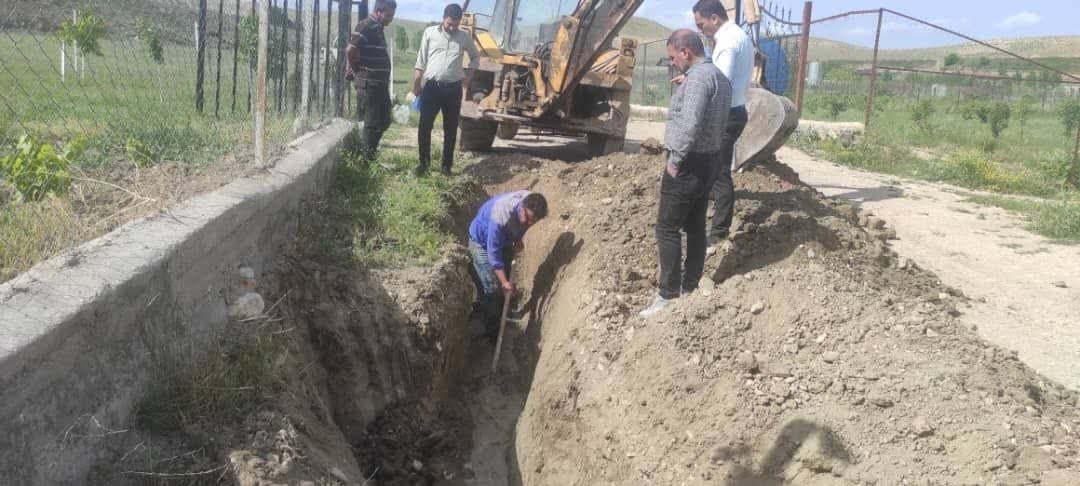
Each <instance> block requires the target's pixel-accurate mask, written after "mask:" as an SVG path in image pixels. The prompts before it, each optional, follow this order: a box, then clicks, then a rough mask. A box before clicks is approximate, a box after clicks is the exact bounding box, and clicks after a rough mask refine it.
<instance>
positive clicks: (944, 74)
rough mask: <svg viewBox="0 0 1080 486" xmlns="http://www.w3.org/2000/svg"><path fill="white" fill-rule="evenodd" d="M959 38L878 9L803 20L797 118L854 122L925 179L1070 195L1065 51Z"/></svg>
mask: <svg viewBox="0 0 1080 486" xmlns="http://www.w3.org/2000/svg"><path fill="white" fill-rule="evenodd" d="M943 24H944V25H943ZM963 27H964V26H963V25H962V23H961V21H959V20H953V21H949V20H948V19H944V20H939V21H937V22H931V21H927V20H924V19H919V18H917V17H913V16H910V15H906V14H904V13H900V12H896V11H892V10H888V9H874V10H866V11H856V12H848V13H842V14H838V15H834V16H828V17H823V18H820V19H817V20H814V21H813V23H812V26H811V36H812V40H811V42H810V48H809V50H808V59H807V69H806V70H807V75H806V79H805V83H806V89H805V95H804V100H803V106H802V110H803V118H804V119H806V118H812V119H816V120H826V121H845V122H861V123H863V124H864V125H865V129H866V132H867V137H868V138H869V140H872V141H873V143H874V144H875V145H877V146H880V147H888V148H891V149H895V150H892V151H891V153H892V154H893V155H892V156H891V157H893V158H895V159H897V160H904V159H905V158H913V159H916V160H919V159H921V160H922V161H925V162H926V163H924V164H922V165H925V166H927V168H925V169H924V172H925V171H926V170H931V169H933V170H939V169H940V170H942V171H945V170H950V171H951V170H953V169H956V170H955V174H951V173H950V174H947V175H948V177H942V178H943V179H946V180H950V181H952V182H957V183H961V184H963V185H967V186H971V187H978V188H988V189H995V190H1001V191H1004V192H1016V193H1024V194H1030V195H1040V196H1052V195H1056V194H1060V192H1061V191H1062V190H1063V189H1064V188H1067V186H1068V185H1074V186H1075V185H1076V183H1077V182H1078V181H1077V179H1078V177H1080V167H1078V165H1080V164H1078V163H1077V158H1076V156H1077V154H1076V149H1077V147H1078V146H1080V143H1078V141H1080V122H1078V120H1077V119H1078V118H1080V114H1078V112H1080V76H1078V75H1077V74H1075V73H1080V58H1077V57H1076V51H1075V48H1076V46H1074V45H1072V43H1071V42H1072V41H1071V40H1070V39H1069V38H1043V39H1022V38H1021V39H1004V40H997V41H994V42H983V41H980V40H978V39H975V38H973V37H971V36H968V35H964V34H962V33H961V32H960V30H962V29H963ZM864 155H865V154H864ZM870 158H872V157H870ZM936 161H944V162H943V163H942V164H937V165H935V164H936ZM965 161H966V162H965ZM953 162H955V164H953V165H957V164H960V162H964V163H966V164H967V166H966V168H957V167H951V166H948V164H949V163H953ZM916 165H918V164H916ZM942 167H944V168H942ZM960 169H963V170H960ZM964 171H966V172H964ZM965 178H966V179H970V180H963V179H965ZM1066 182H1069V183H1071V184H1065V183H1066Z"/></svg>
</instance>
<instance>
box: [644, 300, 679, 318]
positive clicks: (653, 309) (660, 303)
mask: <svg viewBox="0 0 1080 486" xmlns="http://www.w3.org/2000/svg"><path fill="white" fill-rule="evenodd" d="M674 302H675V299H665V298H663V297H660V296H659V295H657V296H656V300H653V303H652V305H650V306H649V308H647V309H645V310H643V311H641V312H640V313H638V315H639V316H641V317H652V316H655V315H657V314H659V313H661V312H663V311H664V310H665V309H667V308H668V307H671V304H673V303H674Z"/></svg>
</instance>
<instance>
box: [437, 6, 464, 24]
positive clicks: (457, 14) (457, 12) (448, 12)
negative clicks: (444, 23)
mask: <svg viewBox="0 0 1080 486" xmlns="http://www.w3.org/2000/svg"><path fill="white" fill-rule="evenodd" d="M463 16H465V11H464V10H462V9H461V5H458V4H456V3H451V4H450V5H447V6H446V8H444V9H443V11H442V18H444V19H454V20H461V17H463Z"/></svg>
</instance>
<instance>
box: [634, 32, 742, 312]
mask: <svg viewBox="0 0 1080 486" xmlns="http://www.w3.org/2000/svg"><path fill="white" fill-rule="evenodd" d="M667 49H668V56H669V57H670V58H671V65H672V66H673V67H675V68H676V69H678V70H679V71H680V72H681V73H683V74H684V75H685V78H684V79H683V81H682V83H681V84H679V86H678V88H676V90H675V94H674V95H673V96H672V98H671V107H670V109H669V110H668V113H669V114H668V123H667V128H666V130H665V132H664V145H665V146H666V147H667V150H668V157H667V161H666V162H667V163H666V164H665V168H664V175H663V181H662V182H661V184H660V211H659V213H660V214H659V216H658V217H657V221H656V241H657V243H658V246H659V247H660V285H659V287H660V289H659V292H658V295H657V296H656V299H655V300H654V301H653V303H652V305H651V306H649V308H647V309H645V310H643V311H641V316H642V317H652V316H654V315H656V314H659V313H660V312H662V311H664V310H665V309H667V308H668V307H670V306H671V304H672V302H673V301H674V300H675V299H677V298H679V296H680V295H682V294H688V293H690V292H693V291H694V290H696V289H697V286H698V281H699V280H701V276H702V274H703V273H704V271H705V249H706V246H707V241H706V234H705V219H706V214H707V212H708V205H709V191H710V189H711V188H712V185H713V183H714V182H715V178H716V170H717V167H719V166H720V162H719V160H720V157H721V153H720V152H721V143H722V139H721V137H718V136H716V134H719V133H723V132H724V125H725V124H726V123H727V120H728V115H729V112H730V111H731V83H730V82H729V81H728V79H727V78H726V77H724V74H723V73H721V72H720V70H719V69H717V68H716V66H714V65H713V63H712V61H711V60H710V59H709V58H708V57H706V56H705V44H704V43H703V42H702V41H701V37H699V36H698V35H697V33H695V32H693V31H691V30H688V29H681V30H677V31H675V33H673V34H671V37H670V38H669V39H668V43H667ZM680 230H681V231H684V232H686V265H685V268H683V261H682V235H681V234H680V233H679V232H680Z"/></svg>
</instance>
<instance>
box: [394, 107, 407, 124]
mask: <svg viewBox="0 0 1080 486" xmlns="http://www.w3.org/2000/svg"><path fill="white" fill-rule="evenodd" d="M394 123H397V124H398V125H405V124H407V123H409V105H397V106H395V107H394Z"/></svg>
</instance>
